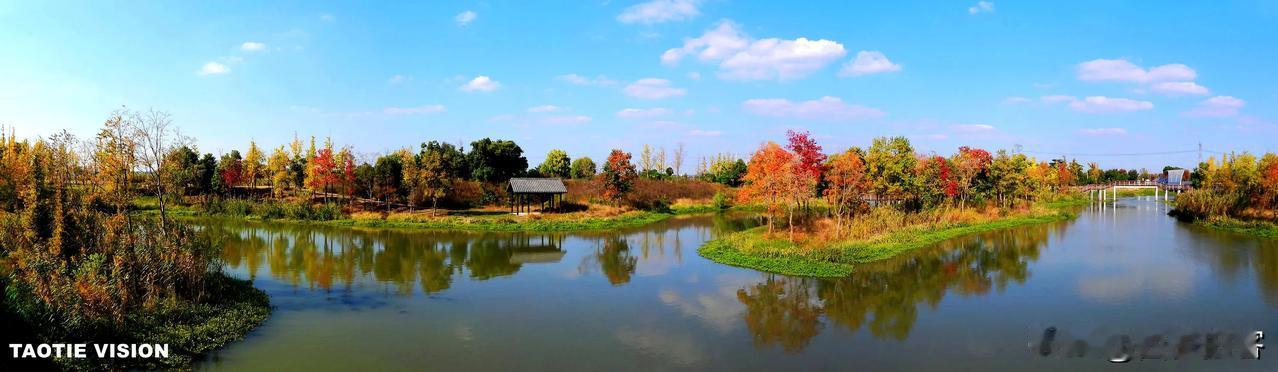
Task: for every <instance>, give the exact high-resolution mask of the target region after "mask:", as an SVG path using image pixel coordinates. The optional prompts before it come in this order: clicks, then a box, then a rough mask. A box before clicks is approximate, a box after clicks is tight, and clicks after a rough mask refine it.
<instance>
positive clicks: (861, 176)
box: [825, 148, 870, 237]
mask: <svg viewBox="0 0 1278 372" xmlns="http://www.w3.org/2000/svg"><path fill="white" fill-rule="evenodd" d="M862 156H863V155H862V154H861V150H860V149H857V148H850V149H848V151H845V152H843V153H840V154H834V156H831V157H830V160H829V161H828V162H826V163H825V168H826V173H825V181H826V187H825V197H826V199H827V200H829V202H830V211H831V212H833V213H834V218H835V224H834V235H835V236H837V237H842V236H843V217H844V216H845V215H850V214H852V212H853V211H854V210H855V209H856V208H857V207H858V206H859V205H860V204H861V198H862V197H863V196H864V195H865V193H867V192H869V190H870V178H869V177H866V174H865V161H864V160H862V159H861V157H862Z"/></svg>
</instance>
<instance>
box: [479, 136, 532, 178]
mask: <svg viewBox="0 0 1278 372" xmlns="http://www.w3.org/2000/svg"><path fill="white" fill-rule="evenodd" d="M523 154H524V150H523V149H521V148H519V145H517V144H515V142H513V141H504V140H492V139H488V138H484V139H481V140H478V141H475V142H471V143H470V152H469V153H467V154H466V160H467V162H468V163H469V164H470V172H471V177H472V178H473V179H475V180H476V181H482V182H488V183H500V182H506V181H508V180H510V179H511V178H512V177H515V176H518V175H520V174H523V173H524V172H525V171H527V170H528V159H526V158H524V155H523Z"/></svg>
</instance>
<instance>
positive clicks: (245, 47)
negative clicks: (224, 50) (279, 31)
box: [240, 41, 266, 52]
mask: <svg viewBox="0 0 1278 372" xmlns="http://www.w3.org/2000/svg"><path fill="white" fill-rule="evenodd" d="M240 50H242V51H245V52H257V51H262V50H266V44H264V43H259V42H256V41H245V42H244V43H243V44H240Z"/></svg>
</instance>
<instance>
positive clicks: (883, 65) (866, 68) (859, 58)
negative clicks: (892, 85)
mask: <svg viewBox="0 0 1278 372" xmlns="http://www.w3.org/2000/svg"><path fill="white" fill-rule="evenodd" d="M897 71H901V65H899V64H895V63H892V61H890V60H888V58H887V56H885V55H883V52H879V51H877V50H870V51H865V50H862V51H860V52H857V53H856V59H853V60H851V61H848V62H847V63H844V64H843V69H842V70H839V76H861V75H870V74H882V73H888V72H897Z"/></svg>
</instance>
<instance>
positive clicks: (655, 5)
mask: <svg viewBox="0 0 1278 372" xmlns="http://www.w3.org/2000/svg"><path fill="white" fill-rule="evenodd" d="M697 3H699V1H696V0H653V1H649V2H646V3H639V4H635V5H631V6H630V7H628V8H626V9H625V10H623V11H621V14H619V15H617V21H620V22H621V23H642V24H654V23H662V22H670V21H682V20H687V19H692V18H695V17H696V16H697V15H699V14H701V12H700V11H698V10H697V5H698V4H697Z"/></svg>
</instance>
